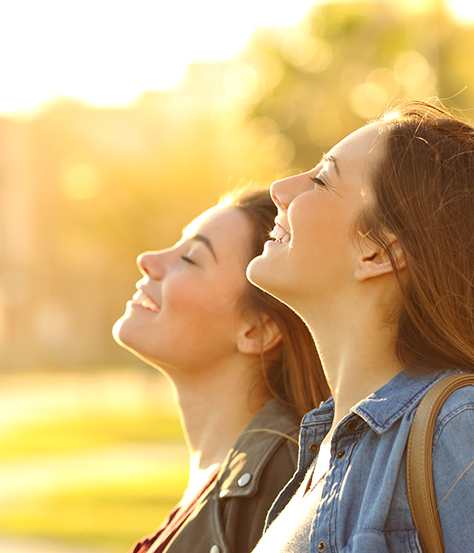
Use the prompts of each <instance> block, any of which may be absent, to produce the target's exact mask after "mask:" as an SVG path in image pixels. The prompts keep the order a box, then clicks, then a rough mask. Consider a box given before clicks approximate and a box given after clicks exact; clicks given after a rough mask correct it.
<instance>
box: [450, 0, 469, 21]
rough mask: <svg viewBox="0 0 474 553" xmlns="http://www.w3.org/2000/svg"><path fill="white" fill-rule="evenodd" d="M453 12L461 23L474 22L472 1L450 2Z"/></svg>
mask: <svg viewBox="0 0 474 553" xmlns="http://www.w3.org/2000/svg"><path fill="white" fill-rule="evenodd" d="M449 3H450V6H451V12H452V13H453V15H454V16H455V17H456V18H457V19H459V20H461V21H463V20H464V21H467V22H469V21H471V22H472V21H474V2H473V1H472V0H450V1H449Z"/></svg>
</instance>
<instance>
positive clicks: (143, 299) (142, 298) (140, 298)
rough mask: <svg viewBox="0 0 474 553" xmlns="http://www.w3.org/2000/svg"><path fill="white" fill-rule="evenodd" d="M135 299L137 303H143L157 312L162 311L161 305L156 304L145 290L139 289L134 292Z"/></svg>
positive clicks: (146, 307) (142, 304)
mask: <svg viewBox="0 0 474 553" xmlns="http://www.w3.org/2000/svg"><path fill="white" fill-rule="evenodd" d="M132 299H133V301H134V302H135V303H138V305H141V306H142V307H144V308H145V309H149V310H150V311H154V312H155V313H159V312H160V306H159V305H158V304H156V303H155V302H154V301H153V300H152V299H151V298H150V297H149V296H147V295H146V294H145V292H143V290H141V289H138V290H137V291H136V292H135V294H133V298H132Z"/></svg>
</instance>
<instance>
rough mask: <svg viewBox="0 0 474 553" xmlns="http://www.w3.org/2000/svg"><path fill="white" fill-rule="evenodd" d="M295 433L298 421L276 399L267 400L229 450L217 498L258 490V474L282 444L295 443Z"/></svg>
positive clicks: (247, 494) (243, 494) (219, 479)
mask: <svg viewBox="0 0 474 553" xmlns="http://www.w3.org/2000/svg"><path fill="white" fill-rule="evenodd" d="M298 430H299V423H298V420H297V418H296V417H295V416H294V415H293V414H292V413H291V412H290V411H289V410H288V409H287V408H286V407H285V406H283V405H282V404H281V403H279V402H278V401H277V400H276V399H272V400H270V401H269V402H268V403H267V404H266V405H265V406H264V407H262V409H261V410H260V411H259V412H258V413H257V414H256V415H255V417H254V418H253V419H252V420H251V421H250V423H249V424H248V426H247V428H246V429H245V430H244V431H243V432H242V434H241V435H240V437H239V438H238V440H237V442H236V443H235V445H234V447H233V448H232V449H231V450H230V451H229V453H228V455H227V457H226V460H225V461H224V463H223V465H222V468H221V470H220V472H219V475H218V477H217V478H218V485H220V493H219V496H220V497H230V496H233V497H235V496H240V497H242V496H249V495H253V494H254V493H255V492H256V491H257V488H258V481H259V478H260V474H261V472H262V470H263V469H264V467H265V465H266V464H267V462H268V460H269V459H270V458H271V456H272V455H273V453H274V451H275V450H276V449H277V448H278V447H279V446H280V444H281V443H282V442H284V441H291V440H292V439H293V440H295V442H296V443H297V436H298ZM296 443H295V466H296V459H297V449H296V448H297V445H296Z"/></svg>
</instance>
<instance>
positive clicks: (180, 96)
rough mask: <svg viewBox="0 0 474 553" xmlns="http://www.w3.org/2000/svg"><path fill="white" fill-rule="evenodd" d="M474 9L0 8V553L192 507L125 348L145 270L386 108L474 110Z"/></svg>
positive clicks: (153, 522) (182, 455)
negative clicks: (222, 211) (219, 205)
mask: <svg viewBox="0 0 474 553" xmlns="http://www.w3.org/2000/svg"><path fill="white" fill-rule="evenodd" d="M473 55H474V4H473V3H472V2H471V1H470V0H465V1H463V0H416V1H413V0H374V1H371V2H345V3H342V2H330V1H329V2H328V1H326V2H325V1H317V2H315V1H314V0H313V1H312V0H292V2H274V1H273V2H270V1H269V0H253V1H250V0H245V1H244V0H240V1H239V2H238V3H237V2H236V3H229V2H222V1H219V0H215V1H213V0H203V1H201V2H192V1H191V0H173V2H171V1H170V0H168V1H167V2H165V1H164V0H134V1H133V2H132V1H131V0H130V1H129V0H122V1H121V0H114V1H113V2H112V1H109V0H94V1H91V0H81V2H79V1H77V0H68V1H67V2H59V1H53V0H42V1H41V2H36V1H35V0H15V2H10V3H7V2H4V3H2V4H0V551H2V553H20V552H29V553H43V552H46V551H47V552H48V553H83V552H85V551H87V552H89V553H119V552H123V553H125V552H126V551H128V549H129V548H130V546H131V544H132V543H133V541H134V540H135V539H137V538H139V537H141V536H142V535H144V534H147V533H150V532H151V531H152V530H153V529H154V528H155V527H156V526H157V525H158V524H159V523H160V522H161V520H162V518H163V517H164V515H165V514H166V512H167V510H168V509H169V508H171V507H172V506H173V504H174V503H175V502H176V501H177V500H178V498H179V497H180V492H181V490H182V489H183V487H184V486H185V483H186V470H187V455H186V450H185V446H184V444H183V438H182V434H181V431H180V429H179V421H178V418H177V413H176V409H175V407H174V404H173V398H172V394H171V391H170V388H169V386H168V384H167V382H166V380H165V379H164V377H162V376H161V375H160V374H159V373H158V372H157V371H155V370H153V369H151V368H150V367H148V366H146V365H145V364H143V363H141V362H139V361H138V360H136V359H135V358H134V357H133V356H132V355H130V354H129V353H127V352H125V351H124V350H122V349H121V348H120V347H119V346H117V345H116V344H115V342H114V341H113V340H112V338H111V327H112V325H113V323H114V322H115V320H116V319H117V318H119V317H120V316H121V314H122V313H123V310H124V305H125V302H126V301H127V300H128V299H130V297H131V295H132V294H133V292H134V290H135V287H134V284H135V282H136V281H137V280H138V278H139V274H138V271H137V269H136V265H135V258H136V256H137V255H138V254H139V253H140V252H142V251H145V250H149V249H160V248H163V247H167V246H169V245H171V244H173V243H174V242H175V241H177V240H178V239H179V238H180V234H181V230H182V228H183V227H184V226H185V225H186V224H187V223H188V222H189V221H190V220H191V219H193V218H194V217H195V216H197V215H198V214H199V213H200V212H201V211H203V210H204V209H206V208H207V207H209V206H211V205H213V204H214V203H216V202H217V201H218V199H219V196H220V195H221V194H222V193H223V192H225V191H226V190H228V189H229V188H233V187H235V186H237V185H240V184H243V183H249V182H253V183H257V184H258V183H260V184H261V183H266V184H269V183H270V182H272V181H273V180H275V179H277V178H281V177H282V176H284V175H287V174H291V173H294V172H297V171H301V170H307V169H309V168H310V167H311V166H314V165H315V164H316V163H317V162H318V161H319V158H320V156H321V154H322V153H323V152H324V151H326V150H328V149H329V148H331V147H332V146H333V145H334V143H336V142H337V141H338V140H340V139H341V138H342V137H344V136H345V135H346V134H348V133H349V132H351V131H353V130H354V129H355V128H357V127H359V126H361V125H362V124H364V123H365V122H366V120H367V119H368V118H370V117H374V116H377V115H379V114H380V113H381V111H383V109H384V108H385V107H386V106H387V104H388V103H391V102H392V103H394V102H397V101H399V100H403V99H406V98H421V99H427V98H430V97H433V96H438V97H441V98H443V99H444V100H445V101H446V103H447V104H448V106H451V107H454V108H456V109H459V110H460V113H461V115H462V116H463V117H465V118H468V119H469V118H470V117H471V113H472V111H471V110H472V108H473V107H474V72H473V71H472V59H473Z"/></svg>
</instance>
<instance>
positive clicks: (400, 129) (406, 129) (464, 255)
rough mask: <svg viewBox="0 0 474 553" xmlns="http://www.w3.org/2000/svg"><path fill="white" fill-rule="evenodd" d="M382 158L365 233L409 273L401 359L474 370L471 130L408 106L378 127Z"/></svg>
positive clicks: (438, 110)
mask: <svg viewBox="0 0 474 553" xmlns="http://www.w3.org/2000/svg"><path fill="white" fill-rule="evenodd" d="M381 122H382V125H381V128H380V137H381V139H382V142H383V148H384V154H383V156H382V159H381V160H380V161H379V163H378V164H377V166H376V167H375V169H374V171H373V174H372V175H371V181H372V189H373V197H374V201H373V202H371V204H370V205H369V206H368V207H367V208H366V209H365V210H364V212H363V213H362V216H361V218H360V220H359V223H360V224H361V227H362V232H363V233H364V234H367V235H368V236H369V237H370V238H371V239H372V240H373V241H374V242H375V243H377V244H379V245H380V246H381V247H383V248H384V249H385V251H386V252H387V254H388V255H389V256H390V257H391V260H392V264H394V266H395V267H396V265H395V259H394V256H393V255H392V252H391V251H390V246H389V243H388V241H387V239H386V235H385V232H386V231H387V230H388V231H391V232H392V233H393V234H394V235H395V236H396V237H397V238H398V240H399V243H400V246H401V249H402V251H403V254H404V258H405V262H406V270H404V271H403V275H402V272H401V271H400V272H397V271H396V274H397V277H398V282H399V285H400V290H401V306H400V313H399V318H398V350H397V353H398V356H399V358H400V359H401V360H402V361H404V362H406V363H410V362H411V363H418V364H422V365H428V366H431V367H433V368H460V367H469V368H472V367H474V220H473V217H474V128H473V127H472V126H470V125H468V124H466V123H464V122H462V121H461V120H459V119H457V118H456V117H454V116H453V115H452V114H450V113H449V112H448V111H447V110H445V109H444V108H443V107H435V106H432V105H429V104H426V103H423V102H407V103H404V104H402V105H401V106H399V107H397V108H394V109H392V110H390V111H389V112H388V113H387V114H385V115H384V116H383V117H382V119H381Z"/></svg>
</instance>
